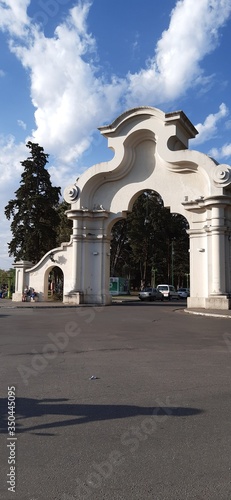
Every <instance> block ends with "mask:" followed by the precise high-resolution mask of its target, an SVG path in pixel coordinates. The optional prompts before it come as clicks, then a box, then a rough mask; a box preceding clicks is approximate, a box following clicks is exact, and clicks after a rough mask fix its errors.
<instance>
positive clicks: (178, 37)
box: [0, 0, 231, 163]
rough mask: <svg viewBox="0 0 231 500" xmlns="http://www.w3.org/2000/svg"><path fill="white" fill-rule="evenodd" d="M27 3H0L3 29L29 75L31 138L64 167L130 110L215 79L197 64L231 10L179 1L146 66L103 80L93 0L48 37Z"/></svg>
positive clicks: (220, 3)
mask: <svg viewBox="0 0 231 500" xmlns="http://www.w3.org/2000/svg"><path fill="white" fill-rule="evenodd" d="M3 4H4V5H5V8H3ZM28 4H29V0H20V1H19V2H18V3H17V7H16V6H15V4H14V2H13V0H7V1H5V2H1V3H0V15H2V14H3V17H1V16H0V18H1V22H0V26H2V28H4V29H6V27H7V29H8V31H9V33H10V34H11V35H12V37H11V44H10V47H11V50H12V52H14V53H15V55H16V56H17V57H18V59H19V60H20V61H21V63H22V65H23V66H24V68H25V69H26V70H27V71H28V72H29V75H30V81H31V99H32V103H33V105H34V107H35V115H34V116H35V124H36V128H35V129H34V131H33V133H32V138H34V140H35V141H36V142H39V143H41V144H43V146H44V147H45V148H46V149H47V150H49V151H50V152H51V153H55V154H56V156H58V157H59V158H60V159H62V161H65V162H67V163H68V162H70V161H74V160H78V159H79V158H80V157H81V155H82V154H83V153H84V151H86V150H87V148H89V146H90V144H91V141H92V139H93V132H94V131H95V130H96V128H97V127H98V126H99V125H101V124H102V123H105V121H110V120H111V119H112V118H114V117H115V114H119V113H120V112H121V111H123V110H124V109H125V108H126V107H127V108H128V107H132V106H138V105H143V104H144V103H145V104H149V105H158V104H161V103H162V102H166V101H173V100H174V99H176V98H179V97H180V96H181V95H183V94H185V93H186V92H187V90H188V89H190V88H191V87H192V86H194V85H196V84H199V83H200V86H203V85H205V86H206V85H207V83H208V80H209V81H211V75H204V74H203V71H202V69H201V67H200V62H201V61H202V59H203V58H204V57H205V56H206V55H207V54H209V53H210V52H211V51H212V50H214V49H215V47H216V46H217V44H218V43H219V36H218V32H219V28H220V27H222V26H223V25H224V23H225V22H226V21H227V19H228V18H229V16H230V12H231V3H230V0H216V1H211V0H200V2H195V1H194V0H179V1H178V2H177V3H176V6H175V8H174V9H173V10H172V12H171V17H170V24H169V27H168V29H167V30H165V31H164V32H163V34H162V36H161V38H160V40H159V41H158V43H157V45H156V48H155V47H154V46H153V53H154V55H153V58H152V59H150V60H149V61H147V63H146V67H145V68H143V69H141V70H140V71H139V72H137V73H136V74H131V73H128V74H127V75H124V78H118V77H116V75H114V76H112V77H111V79H110V80H106V78H105V77H104V75H103V73H102V71H101V73H100V71H99V68H98V66H97V61H98V55H97V45H96V41H95V39H94V37H93V35H91V34H90V33H88V27H87V17H88V13H89V9H90V7H91V3H90V2H89V1H85V2H79V3H78V4H77V5H76V6H75V7H73V8H72V9H70V11H69V14H68V16H67V18H66V20H65V21H64V22H63V23H61V24H60V25H59V26H57V28H56V30H55V33H54V36H53V37H49V38H48V37H46V36H45V35H44V33H43V32H42V30H41V27H40V26H39V25H34V24H33V23H32V22H31V23H29V21H28V16H27V13H26V12H27V6H28ZM1 5H2V6H1ZM6 6H7V8H6ZM10 15H11V23H10ZM13 20H15V26H16V31H17V34H18V37H20V39H19V38H17V40H16V39H15V38H14V36H13V35H14V34H15V32H14V31H12V29H11V27H10V24H12V25H13V24H14V22H12V21H13ZM195 28H196V29H195ZM25 30H26V31H25ZM153 39H154V33H153ZM153 45H154V42H153Z"/></svg>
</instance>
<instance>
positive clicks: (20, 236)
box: [5, 141, 60, 263]
mask: <svg viewBox="0 0 231 500" xmlns="http://www.w3.org/2000/svg"><path fill="white" fill-rule="evenodd" d="M26 146H27V147H28V148H29V150H30V156H29V157H28V158H27V159H26V160H24V161H23V162H21V164H22V166H23V168H24V170H23V172H22V175H21V181H20V187H19V189H18V190H17V191H16V192H15V195H16V198H15V199H14V200H10V201H9V203H8V205H7V206H6V207H5V215H6V217H7V219H8V220H10V219H12V223H11V232H12V235H13V238H12V240H11V242H10V243H8V246H9V255H13V256H14V257H15V260H20V259H23V260H29V261H31V262H34V263H35V262H38V261H39V260H40V259H41V257H42V256H43V255H44V254H45V253H46V252H47V251H48V250H50V249H51V248H53V247H55V246H56V243H57V226H58V225H59V222H60V218H59V213H58V211H57V206H58V203H59V197H60V187H53V186H52V184H51V181H50V174H49V172H48V171H47V169H46V168H45V167H46V164H47V163H48V156H49V155H47V154H45V153H44V150H43V148H42V147H41V146H39V145H38V144H35V143H32V142H30V141H29V142H28V143H27V145H26Z"/></svg>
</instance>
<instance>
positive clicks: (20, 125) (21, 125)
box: [17, 120, 26, 130]
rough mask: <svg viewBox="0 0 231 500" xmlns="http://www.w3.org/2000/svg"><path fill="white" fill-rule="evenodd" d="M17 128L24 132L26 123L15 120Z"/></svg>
mask: <svg viewBox="0 0 231 500" xmlns="http://www.w3.org/2000/svg"><path fill="white" fill-rule="evenodd" d="M17 123H18V126H19V127H21V128H23V130H26V123H25V122H24V121H23V120H17Z"/></svg>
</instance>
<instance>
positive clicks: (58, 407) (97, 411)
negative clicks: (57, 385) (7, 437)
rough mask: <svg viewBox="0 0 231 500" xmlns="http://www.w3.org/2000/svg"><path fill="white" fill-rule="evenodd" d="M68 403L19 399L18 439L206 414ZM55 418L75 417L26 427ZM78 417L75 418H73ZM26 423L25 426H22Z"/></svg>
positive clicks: (4, 421)
mask: <svg viewBox="0 0 231 500" xmlns="http://www.w3.org/2000/svg"><path fill="white" fill-rule="evenodd" d="M68 401H69V400H68V399H41V400H39V399H30V398H17V399H16V435H17V434H18V433H23V432H29V431H36V430H37V431H39V430H40V429H55V428H57V427H65V426H69V425H76V424H84V423H89V422H96V421H100V420H115V419H120V418H130V417H137V416H140V415H142V416H155V417H163V415H165V416H168V417H190V416H192V415H198V414H200V413H202V412H203V410H200V409H198V408H189V407H186V408H185V407H170V406H169V407H166V406H164V407H141V406H132V405H95V404H86V405H85V404H70V403H68ZM0 408H1V415H0V417H1V427H0V430H1V433H7V399H6V398H2V399H0ZM49 415H54V416H55V415H56V416H61V417H62V416H65V417H72V418H70V419H69V418H66V420H60V421H55V422H49V423H41V424H38V425H37V424H36V425H32V426H31V427H23V426H24V425H25V424H26V419H28V418H36V417H37V418H41V417H43V416H46V417H47V416H49ZM73 417H76V418H73ZM22 421H23V423H22Z"/></svg>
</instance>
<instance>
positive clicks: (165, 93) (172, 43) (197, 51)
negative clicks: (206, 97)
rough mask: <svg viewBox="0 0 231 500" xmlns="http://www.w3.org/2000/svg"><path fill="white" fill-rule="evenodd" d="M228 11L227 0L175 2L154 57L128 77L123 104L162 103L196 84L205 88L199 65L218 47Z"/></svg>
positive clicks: (229, 8)
mask: <svg viewBox="0 0 231 500" xmlns="http://www.w3.org/2000/svg"><path fill="white" fill-rule="evenodd" d="M230 12H231V3H230V0H217V1H210V0H200V2H195V0H179V1H178V2H177V4H176V7H175V8H174V9H173V10H172V13H171V19H170V24H169V28H168V29H167V30H166V31H164V32H163V33H162V37H161V38H160V40H159V41H158V43H157V46H156V49H155V55H154V57H153V58H152V59H151V60H150V61H149V62H148V63H147V67H146V68H145V69H142V70H141V71H140V72H138V73H136V74H129V75H128V81H129V90H128V96H127V103H131V102H133V103H135V102H136V101H137V100H138V101H139V102H140V100H141V101H143V102H150V101H152V102H153V101H154V102H158V103H162V102H166V100H174V99H176V98H177V97H179V96H182V95H184V94H185V93H186V92H187V90H188V89H189V88H190V87H193V86H195V85H197V84H200V85H203V84H205V85H206V84H207V82H208V77H207V76H205V75H204V74H203V70H202V68H201V67H200V62H201V61H202V59H203V58H204V57H205V56H206V55H207V54H209V53H210V52H211V51H212V50H214V49H215V48H216V46H217V45H218V44H219V36H218V31H219V28H220V27H221V26H223V25H224V23H225V22H226V21H227V19H228V18H229V16H230ZM209 81H210V79H209Z"/></svg>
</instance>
